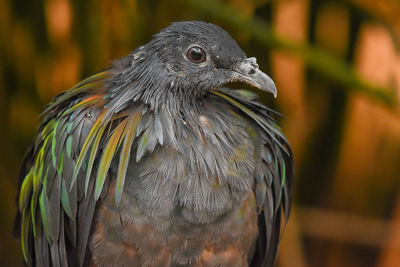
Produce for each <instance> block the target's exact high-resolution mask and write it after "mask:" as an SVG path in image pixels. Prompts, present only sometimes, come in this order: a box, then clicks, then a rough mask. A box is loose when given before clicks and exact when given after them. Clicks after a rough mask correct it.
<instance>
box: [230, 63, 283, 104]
mask: <svg viewBox="0 0 400 267" xmlns="http://www.w3.org/2000/svg"><path fill="white" fill-rule="evenodd" d="M232 80H233V81H238V82H244V83H247V84H250V85H252V86H254V87H256V88H258V89H260V90H263V91H265V92H269V93H272V94H273V95H274V97H276V95H277V91H276V86H275V83H274V81H273V80H272V79H271V78H270V77H269V76H268V75H267V74H265V73H264V72H262V71H261V70H260V69H259V68H258V64H257V61H256V58H254V57H250V58H246V59H245V60H243V61H242V62H241V63H240V64H239V65H237V67H236V68H235V69H234V70H233V75H232Z"/></svg>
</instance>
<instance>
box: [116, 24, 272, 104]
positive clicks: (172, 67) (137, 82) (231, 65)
mask: <svg viewBox="0 0 400 267" xmlns="http://www.w3.org/2000/svg"><path fill="white" fill-rule="evenodd" d="M119 65H122V66H120V67H118V68H116V69H118V71H116V72H117V74H116V75H115V77H114V78H113V79H112V80H111V82H112V86H109V88H111V89H110V90H109V96H110V98H111V99H112V101H113V102H114V106H115V105H116V104H117V103H120V104H119V105H118V106H121V105H122V103H126V101H129V100H135V101H136V100H139V101H143V102H145V103H147V104H149V105H150V106H151V107H152V108H155V107H157V106H158V105H159V104H160V103H168V102H170V101H174V102H176V103H179V102H185V103H193V101H198V100H200V99H201V98H202V96H204V95H205V94H206V93H207V91H209V90H211V89H215V88H219V87H221V86H223V85H224V84H226V83H229V82H244V83H247V84H250V85H252V86H254V87H257V88H259V89H261V90H263V91H267V92H270V93H272V94H273V95H274V96H276V87H275V84H274V82H273V81H272V80H271V78H270V77H269V76H268V75H266V74H265V73H264V72H262V71H261V70H260V69H259V67H258V65H257V62H256V59H255V58H253V57H252V58H247V57H246V54H245V53H244V52H243V51H242V49H241V48H240V47H239V45H238V44H237V43H236V41H235V40H233V38H232V37H231V36H230V35H229V34H228V33H227V32H226V31H224V30H223V29H222V28H220V27H218V26H216V25H214V24H211V23H206V22H201V21H186V22H175V23H173V24H172V25H170V26H169V27H167V28H165V29H163V30H161V32H160V33H158V34H156V35H155V36H154V38H153V39H152V40H151V41H150V42H149V43H147V44H145V45H143V46H140V47H139V48H137V49H136V50H134V51H133V52H132V53H131V54H130V56H129V57H127V58H125V59H123V60H122V61H121V62H120V64H119Z"/></svg>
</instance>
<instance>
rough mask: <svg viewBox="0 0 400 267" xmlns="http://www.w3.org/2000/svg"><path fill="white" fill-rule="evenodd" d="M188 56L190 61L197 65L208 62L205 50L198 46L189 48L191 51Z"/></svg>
mask: <svg viewBox="0 0 400 267" xmlns="http://www.w3.org/2000/svg"><path fill="white" fill-rule="evenodd" d="M186 56H187V57H188V59H189V60H190V61H192V62H193V63H196V64H198V63H202V62H204V61H206V53H205V52H204V50H203V49H201V47H198V46H193V47H191V48H189V50H188V51H187V53H186Z"/></svg>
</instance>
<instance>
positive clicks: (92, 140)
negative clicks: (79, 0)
mask: <svg viewBox="0 0 400 267" xmlns="http://www.w3.org/2000/svg"><path fill="white" fill-rule="evenodd" d="M59 71H62V70H59ZM232 82H239V83H242V84H248V85H251V86H253V87H254V88H257V89H260V90H262V91H265V92H268V93H271V94H273V95H274V96H276V95H277V89H276V86H275V84H274V82H273V81H272V79H271V78H270V77H269V76H268V75H267V74H265V73H264V72H262V71H261V70H260V69H259V66H258V64H257V61H256V59H255V58H254V57H249V58H248V57H247V56H246V54H245V53H244V52H243V51H242V49H241V48H240V47H239V45H238V44H237V42H236V41H235V40H234V39H233V38H232V37H231V36H230V35H229V34H228V33H227V32H226V31H225V30H223V29H222V28H220V27H219V26H216V25H214V24H211V23H207V22H201V21H183V22H175V23H172V24H171V25H170V26H168V27H166V28H164V29H162V30H161V31H160V32H159V33H158V34H156V35H154V36H153V38H152V39H151V40H150V41H149V42H148V43H146V44H144V45H142V46H139V47H137V48H136V49H135V50H133V52H131V53H130V54H129V55H128V56H126V57H124V58H122V59H119V60H116V61H114V62H113V63H112V65H111V66H110V67H109V68H108V69H106V70H104V71H101V72H99V73H96V74H94V75H92V76H90V77H88V78H86V79H85V80H83V81H81V82H80V83H78V84H77V85H76V86H74V87H73V88H72V89H70V90H68V91H65V92H63V93H61V94H59V95H58V96H56V97H55V99H54V100H53V102H52V103H50V104H49V105H48V106H47V108H46V109H45V110H44V112H43V113H42V114H41V119H42V121H41V124H40V125H39V127H38V130H37V134H36V136H35V138H34V141H33V143H32V145H31V147H30V148H29V150H28V152H27V154H26V156H25V159H24V161H23V164H22V167H21V170H20V182H19V189H18V191H19V193H18V196H17V205H18V212H17V216H16V224H15V229H17V230H16V234H17V236H19V237H20V239H21V246H22V252H23V257H24V262H25V264H26V265H27V266H54V267H58V266H274V264H275V261H276V257H277V251H278V246H279V241H280V239H281V235H282V232H283V231H282V228H283V226H284V225H286V221H287V219H288V217H289V213H290V205H291V195H292V187H293V155H292V151H291V148H290V145H289V143H288V141H287V140H286V138H285V137H284V135H283V134H282V132H281V129H280V127H279V126H278V123H277V121H276V118H277V117H279V116H280V114H279V113H277V112H275V111H274V110H272V109H270V108H268V107H266V106H264V105H263V104H261V103H260V102H258V101H257V100H256V98H257V95H256V94H255V93H253V92H250V91H246V90H239V89H237V90H233V89H229V88H227V87H225V86H229V83H232Z"/></svg>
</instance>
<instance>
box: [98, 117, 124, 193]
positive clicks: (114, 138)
mask: <svg viewBox="0 0 400 267" xmlns="http://www.w3.org/2000/svg"><path fill="white" fill-rule="evenodd" d="M127 121H128V119H124V120H123V121H121V122H120V123H119V124H118V126H117V127H116V128H115V130H114V131H113V133H112V134H111V137H110V138H109V140H108V143H107V146H106V148H105V149H104V151H103V155H102V157H101V160H100V165H99V170H98V172H97V179H96V186H95V199H96V200H97V199H99V197H100V193H101V190H102V189H103V185H104V181H105V179H106V176H107V172H108V169H109V168H110V164H111V161H112V159H113V157H114V155H115V152H116V150H117V146H118V144H119V143H120V141H121V136H122V133H123V131H124V129H125V127H126V124H127Z"/></svg>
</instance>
